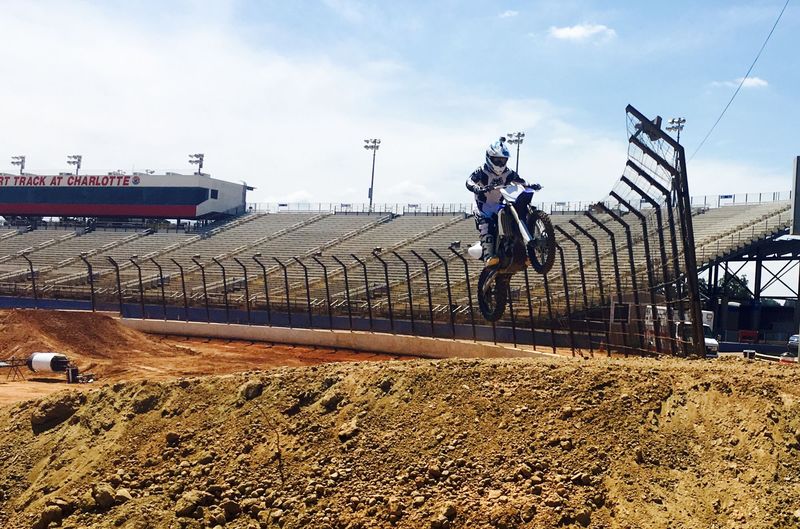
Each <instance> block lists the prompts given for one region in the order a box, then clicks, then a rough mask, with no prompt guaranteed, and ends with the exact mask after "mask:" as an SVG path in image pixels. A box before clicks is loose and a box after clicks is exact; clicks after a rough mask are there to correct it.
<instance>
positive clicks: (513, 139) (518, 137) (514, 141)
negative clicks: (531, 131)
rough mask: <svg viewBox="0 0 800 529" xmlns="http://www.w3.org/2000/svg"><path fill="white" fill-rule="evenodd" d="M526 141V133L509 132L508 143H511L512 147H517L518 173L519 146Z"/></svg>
mask: <svg viewBox="0 0 800 529" xmlns="http://www.w3.org/2000/svg"><path fill="white" fill-rule="evenodd" d="M523 141H525V133H524V132H509V133H508V139H507V140H506V143H510V144H511V145H516V146H517V163H516V168H515V169H514V170H515V171H516V172H519V146H520V145H521V144H522V142H523Z"/></svg>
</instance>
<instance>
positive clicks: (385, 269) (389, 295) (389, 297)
mask: <svg viewBox="0 0 800 529" xmlns="http://www.w3.org/2000/svg"><path fill="white" fill-rule="evenodd" d="M382 251H383V249H382V248H374V249H373V250H372V255H373V256H374V257H375V259H377V260H378V261H380V263H381V264H382V265H383V279H384V281H386V303H387V304H388V306H389V328H390V329H391V330H392V331H394V312H393V311H392V288H391V286H389V264H388V263H387V262H386V261H384V260H383V258H381V256H380V255H379V254H380V252H382Z"/></svg>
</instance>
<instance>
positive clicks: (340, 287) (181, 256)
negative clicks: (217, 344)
mask: <svg viewBox="0 0 800 529" xmlns="http://www.w3.org/2000/svg"><path fill="white" fill-rule="evenodd" d="M789 210H790V204H789V203H788V202H787V201H783V202H767V203H763V204H746V205H735V206H724V207H719V208H713V209H701V208H697V209H695V210H694V211H693V213H694V215H693V224H694V236H695V245H696V248H697V261H698V264H702V263H705V262H708V261H709V260H711V259H714V258H717V257H719V256H721V255H725V254H726V253H729V252H731V251H735V250H736V249H738V248H740V247H742V246H743V245H746V244H749V243H751V242H752V241H754V240H758V239H760V238H764V237H767V236H770V235H773V234H775V233H778V232H779V231H780V230H782V229H785V228H786V227H787V226H788V222H789V220H790V211H789ZM644 211H645V213H646V214H647V223H648V228H649V233H648V235H647V239H648V241H649V243H650V246H651V248H650V249H651V255H650V260H651V263H652V270H651V272H652V273H653V274H655V275H656V277H661V276H662V274H663V261H662V256H661V254H660V251H659V248H660V243H659V235H658V234H657V232H656V230H655V229H654V227H655V215H654V210H644ZM594 215H595V217H597V218H598V219H599V220H600V221H601V222H602V223H603V225H604V226H606V227H607V228H608V229H609V230H610V231H611V232H612V233H613V234H614V238H615V244H616V255H617V263H616V264H615V262H614V259H613V255H614V252H613V251H612V244H611V241H610V239H609V237H608V235H607V234H606V233H605V232H604V231H603V230H602V229H601V228H599V227H598V226H596V225H595V224H594V223H593V222H591V221H590V219H589V218H588V217H587V216H585V215H583V214H579V213H571V214H554V215H552V216H551V220H552V221H553V223H554V224H555V225H557V226H559V227H560V228H562V229H563V230H564V231H566V232H567V233H568V234H570V235H572V236H573V237H574V238H575V239H577V240H578V241H580V242H581V245H582V259H583V262H582V264H583V267H582V272H583V274H581V267H580V263H579V261H578V252H577V249H576V248H575V245H574V244H573V243H572V242H570V241H569V240H568V239H567V238H566V237H564V236H563V235H562V234H561V233H558V232H557V234H556V240H557V243H558V245H559V246H560V247H561V250H562V251H563V255H564V269H565V270H566V272H567V287H568V288H567V291H566V292H565V289H564V285H563V282H562V279H561V262H560V258H559V256H558V254H557V259H556V264H555V267H554V268H555V269H554V271H553V272H551V276H552V278H553V281H554V282H556V283H555V284H550V285H549V286H550V289H551V298H552V300H553V306H552V308H553V310H555V311H556V312H561V311H563V310H564V309H565V302H566V299H565V298H566V296H565V294H566V293H569V296H570V298H571V303H572V305H573V309H574V308H575V307H581V306H582V305H583V288H582V282H581V280H582V278H583V280H585V283H586V295H587V298H588V300H589V302H590V304H593V303H596V302H598V301H599V294H600V293H599V287H600V285H601V284H602V285H603V287H604V294H605V297H606V299H608V298H609V297H610V296H612V295H614V293H615V292H616V290H617V289H616V281H617V273H616V272H619V280H620V281H621V283H622V287H623V289H626V288H627V285H629V284H630V282H631V281H633V280H634V279H636V280H638V281H640V282H641V281H644V279H645V278H646V276H647V272H648V271H647V266H646V262H647V259H646V255H645V236H644V235H643V233H642V228H641V224H640V222H639V220H638V219H637V218H636V217H634V216H633V215H632V214H626V215H624V219H625V220H626V222H628V223H629V225H630V235H631V240H632V243H633V244H632V246H631V248H630V251H631V252H632V253H633V256H634V267H633V268H634V272H635V274H632V273H631V267H630V262H629V257H628V256H629V249H628V239H627V234H626V232H625V229H624V227H623V226H622V225H620V224H619V223H617V222H614V221H613V220H612V219H611V217H609V216H608V215H605V214H603V213H600V212H598V213H595V214H594ZM664 220H665V221H666V219H664ZM570 221H574V222H576V223H577V224H578V225H580V226H581V227H582V228H583V229H585V230H586V231H587V232H589V233H590V234H591V235H593V236H594V237H595V238H596V239H597V242H598V254H599V256H600V262H599V267H598V263H597V262H596V258H595V252H594V248H593V246H592V245H591V243H590V242H589V240H588V239H587V238H586V237H585V236H584V235H582V234H581V233H579V231H578V230H577V229H575V227H574V226H572V225H571V224H570ZM676 235H677V237H678V241H677V243H678V244H679V245H680V244H681V241H680V233H679V232H678V233H677V234H676ZM661 236H663V237H664V239H665V241H666V242H667V243H669V237H670V234H669V232H668V231H665V232H662V234H661ZM477 238H478V235H477V231H476V229H475V223H474V221H473V219H472V217H471V215H466V214H464V213H461V214H449V215H399V216H398V215H392V214H385V213H372V214H350V213H341V212H339V213H333V212H287V213H271V214H260V213H258V214H248V215H244V216H242V217H240V218H238V219H235V220H233V221H231V222H228V223H225V224H222V225H220V226H217V227H215V228H214V229H211V230H209V231H207V232H206V233H182V232H180V233H174V232H170V233H160V232H156V233H144V232H141V231H140V232H130V231H129V232H115V231H103V230H99V229H98V230H96V231H93V232H90V233H85V234H83V233H78V232H76V230H75V229H74V228H70V229H63V230H58V229H55V230H54V229H48V230H43V229H34V230H32V231H29V232H26V233H16V228H12V229H8V228H7V229H4V230H0V277H4V279H3V280H4V281H16V282H18V283H25V282H26V281H27V279H26V278H27V263H26V261H25V260H24V259H23V258H22V256H21V255H19V252H20V251H22V250H25V249H28V248H30V249H31V250H30V253H29V257H30V258H31V260H32V261H33V262H34V264H35V267H36V268H37V269H38V270H39V277H40V284H47V285H51V286H53V285H65V284H72V285H77V288H82V287H81V285H85V283H86V279H87V278H86V268H85V266H84V265H83V263H82V262H81V260H80V259H79V255H80V254H81V253H86V254H88V259H89V261H90V262H91V263H92V265H93V267H94V272H95V276H96V284H97V286H98V288H100V289H101V290H102V289H106V290H108V291H113V290H115V289H116V277H115V274H114V273H113V272H114V270H113V267H112V266H111V264H110V261H109V259H108V258H109V257H111V258H112V259H114V260H116V261H117V262H118V263H119V264H120V268H121V282H122V283H123V288H126V289H135V288H138V285H137V283H138V271H137V270H136V268H135V267H134V266H133V264H132V263H131V262H130V258H131V257H132V256H137V257H138V261H137V262H138V263H139V265H140V266H141V268H142V276H143V280H144V282H145V287H146V288H147V289H149V290H152V291H153V293H151V294H150V295H155V293H156V292H157V291H158V290H160V289H159V288H158V287H159V283H158V281H157V277H158V276H157V273H158V272H157V268H156V266H155V265H154V264H153V263H152V262H151V261H150V258H154V259H155V260H156V261H157V262H158V263H160V264H161V265H162V267H163V270H164V274H165V276H166V279H167V281H168V284H167V285H165V288H166V289H167V291H168V295H169V296H171V297H176V296H179V293H180V283H179V281H176V278H177V276H178V269H177V267H176V266H175V265H173V264H172V259H175V260H177V261H178V262H180V263H181V264H182V265H183V266H184V268H185V271H186V276H185V277H186V281H187V289H188V290H189V292H190V294H191V295H192V296H193V297H194V298H197V297H198V296H200V295H202V293H201V292H200V289H201V288H202V280H201V273H200V269H199V268H198V267H197V266H196V265H195V264H194V263H193V260H192V258H193V257H194V256H199V257H198V258H197V259H198V261H199V262H201V263H203V265H204V267H205V273H206V281H207V284H208V286H209V292H210V295H212V296H215V299H217V300H218V299H219V296H220V294H221V293H222V292H223V291H227V292H228V293H229V295H231V296H232V297H233V299H234V300H238V301H241V299H242V296H243V290H244V288H243V287H244V281H243V279H244V274H243V271H242V269H241V267H240V265H239V264H238V263H237V262H236V261H235V260H234V258H238V259H240V260H241V262H242V263H243V264H245V266H246V268H247V271H248V279H249V280H250V285H249V286H250V295H251V298H252V299H253V300H254V301H255V302H259V300H262V301H263V298H264V294H263V278H262V274H261V268H260V266H259V265H258V264H257V263H256V262H255V261H254V260H253V256H254V255H256V254H258V253H260V254H261V256H262V257H261V260H262V262H263V263H264V265H265V267H266V269H267V271H268V280H269V286H270V288H271V289H272V295H274V296H275V298H276V299H277V298H280V297H281V296H285V288H284V277H283V270H282V269H281V268H280V267H279V266H278V265H277V263H275V261H274V260H273V258H277V259H278V260H279V261H280V262H281V263H283V264H285V265H286V266H287V276H288V280H289V283H290V291H291V292H290V297H291V298H293V299H295V300H298V302H300V303H302V302H304V300H305V297H306V292H305V285H306V283H305V273H304V270H303V268H302V267H301V266H300V265H299V264H298V263H297V262H296V261H295V260H294V258H299V259H300V260H301V261H302V262H303V263H304V264H305V265H306V267H307V273H308V279H309V287H310V292H309V296H310V297H311V298H312V303H313V304H317V305H318V304H320V303H323V300H324V299H325V298H326V296H327V294H326V290H325V281H324V280H325V279H326V278H327V280H328V281H327V283H328V290H329V291H330V293H331V296H332V297H333V298H334V300H335V301H338V302H341V301H342V300H343V299H344V295H345V294H344V291H345V284H344V274H345V270H344V269H343V268H342V266H341V265H340V264H339V263H337V262H336V261H335V260H334V257H338V258H339V259H340V260H341V261H342V262H343V263H344V265H345V268H346V271H347V276H348V282H349V284H348V287H349V290H350V295H351V297H352V301H354V302H355V303H362V304H363V303H365V302H366V297H367V295H369V296H370V299H371V302H372V303H373V304H374V306H375V307H376V308H379V307H380V306H381V305H382V304H384V302H385V298H386V293H387V291H390V292H391V295H392V296H394V299H395V300H396V302H397V301H399V302H401V303H402V302H403V300H404V299H406V298H407V296H408V294H407V293H408V285H407V283H406V270H405V266H404V264H403V263H402V262H401V260H400V259H398V257H397V256H396V255H394V253H395V252H396V253H397V254H398V255H399V256H400V258H402V259H404V260H405V261H406V262H407V264H408V274H409V275H410V276H411V280H412V285H411V286H412V289H411V290H412V295H413V296H414V302H415V305H416V306H417V308H418V310H420V307H423V305H426V304H427V289H428V287H427V282H426V280H425V274H424V266H423V263H422V261H421V260H420V259H419V258H417V257H416V256H415V255H414V253H413V252H417V253H418V254H419V255H420V256H422V257H423V258H424V259H425V260H426V261H427V263H428V272H429V275H428V278H429V281H430V286H431V296H432V301H433V303H434V304H435V305H436V306H437V307H444V306H445V305H446V304H447V303H448V297H447V288H446V287H447V281H446V278H445V267H444V264H443V263H442V262H441V261H440V259H439V258H437V257H436V256H435V255H434V254H433V253H432V252H431V251H430V249H431V248H433V249H435V250H436V251H437V252H438V253H439V254H440V255H441V256H442V257H443V258H444V259H445V260H446V262H447V271H448V272H449V285H450V293H451V296H452V300H453V303H454V304H456V305H459V304H465V303H466V300H467V298H468V293H467V291H466V282H465V280H464V263H463V262H462V261H461V260H460V259H459V258H458V257H457V256H456V255H454V254H453V253H452V252H451V251H450V250H449V247H450V245H451V243H453V242H455V241H459V242H460V248H461V250H462V252H463V250H464V249H466V248H467V247H468V246H470V245H471V244H472V243H474V242H475V241H476V240H477ZM377 248H380V252H379V253H378V255H379V256H380V257H381V258H382V259H383V260H384V261H385V262H386V263H388V276H389V278H388V279H389V281H388V282H389V285H388V287H387V285H386V278H385V275H384V267H383V264H382V263H381V261H380V260H379V259H378V258H376V257H374V256H373V250H376V249H377ZM351 254H355V255H357V256H359V257H360V258H361V259H362V260H363V261H364V263H365V265H366V268H367V278H366V281H365V278H364V270H363V268H362V266H361V265H360V264H359V263H358V262H357V261H356V260H354V259H353V258H352V257H351ZM312 256H316V257H317V259H319V261H321V262H322V263H323V264H324V266H325V267H326V271H327V273H326V274H323V269H322V267H321V266H320V265H319V264H317V263H316V262H315V261H314V260H313V259H312ZM665 257H666V258H667V263H666V264H667V267H668V268H669V267H670V266H671V259H672V256H671V255H669V254H668V255H665ZM212 258H217V259H218V260H219V262H220V263H222V265H223V266H224V267H225V269H226V278H225V279H226V283H225V285H223V283H222V271H221V269H220V267H219V266H218V265H216V264H215V263H214V262H213V261H212ZM467 266H468V269H469V279H470V287H471V288H472V289H473V290H474V288H475V285H476V283H477V277H478V275H479V273H480V270H481V268H482V264H481V263H480V262H479V261H476V260H473V259H471V258H467ZM598 268H599V274H598ZM528 282H529V284H530V287H531V295H532V298H533V300H534V304H535V305H537V306H535V307H534V310H535V311H541V310H542V308H541V300H542V299H544V284H543V279H542V277H541V276H539V275H538V274H536V273H533V272H531V273H529V277H528ZM365 286H366V287H368V288H365ZM511 288H512V292H516V291H520V290H522V289H524V288H525V278H524V276H523V275H522V274H517V275H516V276H515V277H514V280H513V282H512V285H511ZM522 305H523V307H522V308H523V309H524V310H525V311H527V307H526V306H525V305H527V303H523V304H522Z"/></svg>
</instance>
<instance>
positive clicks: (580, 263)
mask: <svg viewBox="0 0 800 529" xmlns="http://www.w3.org/2000/svg"><path fill="white" fill-rule="evenodd" d="M555 229H556V230H557V231H558V232H560V233H561V234H562V235H563V236H564V237H565V238H566V239H567V240H568V241H569V242H571V243H572V244H574V245H575V249H576V250H577V252H578V270H579V272H580V277H581V291H582V292H583V310H584V315H583V317H584V323H585V325H586V333H587V334H588V336H589V353H590V354H591V355H592V356H594V345H592V327H591V322H590V321H589V296H588V294H587V293H586V274H585V273H584V271H583V252H582V251H581V243H579V242H578V241H577V240H576V239H575V238H574V237H573V236H571V235H570V234H569V233H567V232H566V231H565V230H564V229H562V228H561V226H555ZM561 253H562V255H563V252H561ZM564 272H566V269H565V270H564Z"/></svg>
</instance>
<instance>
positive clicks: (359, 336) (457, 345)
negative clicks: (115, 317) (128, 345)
mask: <svg viewBox="0 0 800 529" xmlns="http://www.w3.org/2000/svg"><path fill="white" fill-rule="evenodd" d="M120 321H121V322H122V323H123V324H124V325H126V326H128V327H131V328H133V329H136V330H139V331H142V332H146V333H150V334H173V335H177V336H193V337H202V338H222V339H228V340H249V341H256V342H274V343H288V344H295V345H307V346H320V347H333V348H339V349H353V350H357V351H371V352H376V353H387V354H396V355H410V356H419V357H422V358H514V357H527V358H556V357H557V356H556V355H554V354H552V353H542V352H539V351H531V350H523V349H516V348H513V347H507V346H502V345H494V344H490V343H488V344H487V343H484V342H470V341H459V340H443V339H440V338H428V337H421V336H404V335H397V334H385V333H370V332H361V331H329V330H322V329H288V328H286V327H262V326H249V325H224V324H219V323H197V322H188V323H187V322H181V321H164V320H140V319H126V318H121V319H120Z"/></svg>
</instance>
